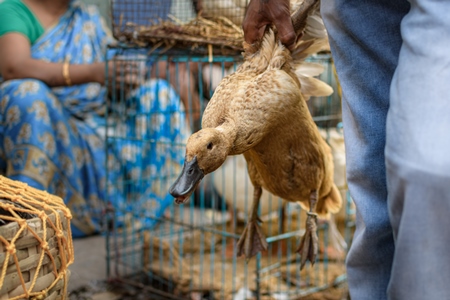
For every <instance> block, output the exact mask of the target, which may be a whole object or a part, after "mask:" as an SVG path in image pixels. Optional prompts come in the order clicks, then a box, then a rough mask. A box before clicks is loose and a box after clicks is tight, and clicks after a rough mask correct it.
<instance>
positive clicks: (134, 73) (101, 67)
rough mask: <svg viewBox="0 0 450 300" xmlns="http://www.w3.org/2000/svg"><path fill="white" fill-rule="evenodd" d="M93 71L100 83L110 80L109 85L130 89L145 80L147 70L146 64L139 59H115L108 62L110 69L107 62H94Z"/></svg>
mask: <svg viewBox="0 0 450 300" xmlns="http://www.w3.org/2000/svg"><path fill="white" fill-rule="evenodd" d="M106 71H108V74H106ZM93 72H95V73H96V76H95V77H96V78H97V80H96V82H98V83H100V84H105V83H106V80H108V86H109V87H115V89H126V90H130V89H134V88H136V87H137V86H138V85H139V84H140V83H142V82H143V80H144V76H145V72H146V70H145V65H142V64H141V63H140V62H138V61H129V60H119V59H115V60H112V61H109V62H108V70H106V65H105V63H94V64H93Z"/></svg>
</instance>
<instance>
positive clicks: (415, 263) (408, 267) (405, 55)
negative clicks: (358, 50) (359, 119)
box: [385, 0, 450, 300]
mask: <svg viewBox="0 0 450 300" xmlns="http://www.w3.org/2000/svg"><path fill="white" fill-rule="evenodd" d="M401 33H402V38H403V45H402V47H401V51H400V58H399V63H398V67H397V70H396V72H395V75H394V78H393V81H392V85H391V102H390V109H389V113H388V118H387V140H386V152H385V153H386V165H387V179H388V180H387V182H388V191H389V197H388V203H389V209H390V214H391V222H392V227H393V230H394V237H395V246H396V247H395V255H394V263H393V266H392V274H391V281H390V284H389V289H388V295H389V298H390V299H408V300H415V299H417V300H419V299H420V300H422V299H450V92H449V86H450V2H449V1H425V0H411V11H410V12H409V13H408V14H407V15H406V16H405V18H404V19H403V21H402V25H401Z"/></svg>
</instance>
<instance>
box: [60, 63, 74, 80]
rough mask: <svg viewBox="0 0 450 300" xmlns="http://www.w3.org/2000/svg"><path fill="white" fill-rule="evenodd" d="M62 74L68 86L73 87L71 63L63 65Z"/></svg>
mask: <svg viewBox="0 0 450 300" xmlns="http://www.w3.org/2000/svg"><path fill="white" fill-rule="evenodd" d="M62 74H63V77H64V81H65V82H66V85H67V86H71V85H72V80H70V74H69V62H68V61H66V62H64V64H63V69H62Z"/></svg>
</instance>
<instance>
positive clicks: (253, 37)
mask: <svg viewBox="0 0 450 300" xmlns="http://www.w3.org/2000/svg"><path fill="white" fill-rule="evenodd" d="M270 24H274V25H275V26H276V28H277V29H278V37H279V39H280V41H281V42H282V43H283V44H284V45H286V47H288V48H290V49H292V47H294V45H295V41H296V34H295V31H294V27H293V25H292V21H291V14H290V1H289V0H251V1H250V3H249V4H248V7H247V12H246V14H245V17H244V22H243V24H242V28H243V30H244V39H245V41H246V42H247V43H249V44H253V43H255V42H256V41H258V40H259V39H261V38H262V36H263V35H264V31H265V29H266V26H267V25H270Z"/></svg>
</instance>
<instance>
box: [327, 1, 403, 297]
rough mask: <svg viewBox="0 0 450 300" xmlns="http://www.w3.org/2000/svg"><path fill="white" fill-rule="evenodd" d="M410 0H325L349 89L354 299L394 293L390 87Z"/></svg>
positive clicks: (341, 74) (340, 67) (329, 27)
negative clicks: (388, 125)
mask: <svg viewBox="0 0 450 300" xmlns="http://www.w3.org/2000/svg"><path fill="white" fill-rule="evenodd" d="M408 10H409V3H408V2H407V1H389V0H382V1H379V0H370V1H358V0H322V6H321V11H322V16H323V18H324V21H325V25H326V27H327V30H328V33H329V38H330V44H331V50H332V54H333V58H334V60H335V65H336V69H337V72H338V76H339V79H340V83H341V85H342V92H343V103H342V104H343V111H342V113H343V122H344V131H345V143H346V151H347V176H348V178H347V179H348V182H349V189H350V193H351V195H352V197H353V199H354V201H355V203H356V207H357V226H356V232H355V235H354V240H353V244H352V246H351V249H350V252H349V254H348V259H347V272H348V280H349V286H350V294H351V297H352V299H355V300H361V299H373V300H383V299H386V298H387V294H386V291H387V287H388V283H389V279H390V273H391V266H392V260H393V255H394V241H393V235H392V228H391V225H390V220H389V214H388V205H387V188H386V168H385V157H384V148H385V143H386V115H387V112H388V109H389V87H390V84H391V80H392V77H393V74H394V71H395V68H396V66H397V62H398V56H399V52H400V47H401V43H402V42H401V35H400V23H401V20H402V18H403V17H404V16H405V15H406V13H407V12H408Z"/></svg>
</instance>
